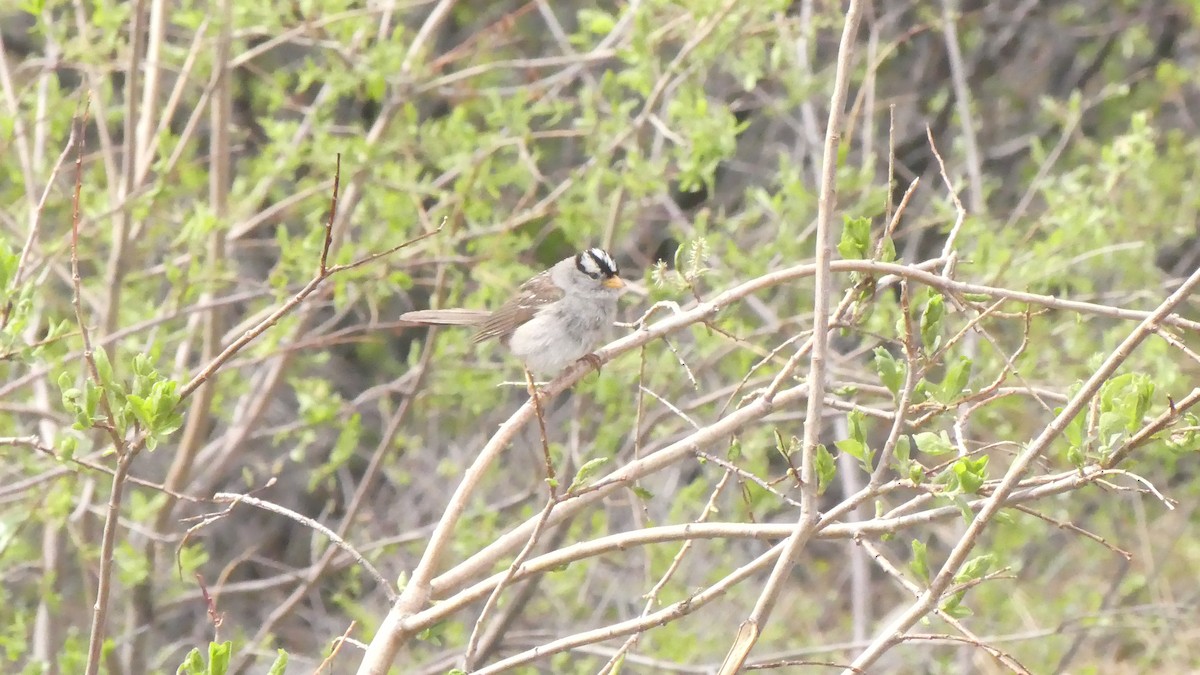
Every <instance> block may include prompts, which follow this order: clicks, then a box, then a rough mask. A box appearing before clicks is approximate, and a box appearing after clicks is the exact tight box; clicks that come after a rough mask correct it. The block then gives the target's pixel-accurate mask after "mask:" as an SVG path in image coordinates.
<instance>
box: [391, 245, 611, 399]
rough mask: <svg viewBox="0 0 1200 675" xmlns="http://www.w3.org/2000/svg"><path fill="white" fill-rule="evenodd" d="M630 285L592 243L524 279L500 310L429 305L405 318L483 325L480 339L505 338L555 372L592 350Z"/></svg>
mask: <svg viewBox="0 0 1200 675" xmlns="http://www.w3.org/2000/svg"><path fill="white" fill-rule="evenodd" d="M624 286H625V282H624V281H622V280H621V277H620V274H619V270H618V269H617V263H616V262H615V261H614V260H613V259H612V256H610V255H609V254H608V252H607V251H605V250H603V249H599V248H589V249H587V250H585V251H581V252H579V253H577V254H575V255H573V256H571V257H570V258H567V259H565V260H562V261H560V262H558V263H556V264H555V265H554V266H553V267H551V268H550V269H548V270H546V271H544V272H541V273H539V274H537V275H536V276H534V277H533V278H532V279H530V280H529V281H526V282H525V283H523V284H521V287H520V288H519V289H518V290H517V294H516V295H515V296H513V298H511V299H510V300H509V301H508V302H506V303H504V304H503V305H501V306H500V309H497V310H496V311H494V312H488V311H485V310H474V309H428V310H420V311H415V312H406V313H404V314H401V315H400V320H401V321H410V322H412V323H414V324H418V325H442V326H478V328H479V331H478V332H477V333H475V342H482V341H484V340H488V339H491V338H499V339H500V342H501V343H502V344H504V345H505V346H507V347H508V348H509V350H511V351H512V353H513V354H515V355H516V356H517V357H519V358H520V359H521V360H522V361H523V362H524V363H525V368H526V369H528V370H529V371H531V372H533V373H535V374H537V375H542V376H553V375H556V374H558V372H559V371H561V370H562V369H563V368H564V367H565V366H567V364H569V363H571V362H572V361H576V360H579V359H583V358H587V357H589V356H591V351H592V349H594V348H595V347H596V345H597V344H598V343H599V342H600V340H601V338H602V337H603V335H604V331H605V329H607V328H608V327H609V326H611V325H612V324H613V320H614V319H615V318H616V314H617V296H618V295H620V293H621V289H622V288H623V287H624Z"/></svg>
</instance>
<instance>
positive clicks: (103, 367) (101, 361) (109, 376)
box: [92, 345, 113, 385]
mask: <svg viewBox="0 0 1200 675" xmlns="http://www.w3.org/2000/svg"><path fill="white" fill-rule="evenodd" d="M92 361H93V362H94V363H95V364H96V374H97V375H99V377H100V384H102V385H108V384H109V383H110V382H112V381H113V367H112V361H109V360H108V352H107V351H105V349H104V347H102V346H99V345H97V346H96V348H95V349H93V350H92Z"/></svg>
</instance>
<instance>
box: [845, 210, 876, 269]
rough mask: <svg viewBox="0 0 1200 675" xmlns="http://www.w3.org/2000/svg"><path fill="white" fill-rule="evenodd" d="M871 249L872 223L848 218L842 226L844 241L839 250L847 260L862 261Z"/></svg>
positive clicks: (863, 219) (861, 219)
mask: <svg viewBox="0 0 1200 675" xmlns="http://www.w3.org/2000/svg"><path fill="white" fill-rule="evenodd" d="M870 248H871V221H870V220H869V219H867V218H865V217H864V218H851V217H849V216H846V217H845V218H844V219H843V224H842V239H841V241H839V242H838V245H837V250H838V253H840V254H841V256H842V257H843V258H845V259H846V260H862V259H863V258H866V257H867V253H868V252H869V251H870Z"/></svg>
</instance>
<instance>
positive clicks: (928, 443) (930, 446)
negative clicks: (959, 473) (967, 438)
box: [913, 431, 954, 456]
mask: <svg viewBox="0 0 1200 675" xmlns="http://www.w3.org/2000/svg"><path fill="white" fill-rule="evenodd" d="M913 440H914V441H916V443H917V449H918V450H920V451H921V452H923V453H925V454H927V455H934V456H937V455H945V454H948V453H951V452H954V444H953V443H951V442H950V436H949V434H947V433H946V432H945V431H940V432H937V433H934V432H932V431H922V432H921V433H919V434H916V435H915V436H913Z"/></svg>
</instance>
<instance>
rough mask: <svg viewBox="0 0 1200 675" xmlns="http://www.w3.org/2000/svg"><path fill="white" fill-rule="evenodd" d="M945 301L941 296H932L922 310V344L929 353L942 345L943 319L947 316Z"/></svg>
mask: <svg viewBox="0 0 1200 675" xmlns="http://www.w3.org/2000/svg"><path fill="white" fill-rule="evenodd" d="M945 302H946V301H945V299H943V298H942V296H940V295H933V296H930V298H929V301H928V302H926V303H925V308H924V309H923V310H921V344H923V345H925V349H926V350H927V351H929V352H934V351H937V348H938V346H939V345H940V343H941V331H942V317H943V316H945V315H946V304H945Z"/></svg>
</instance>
